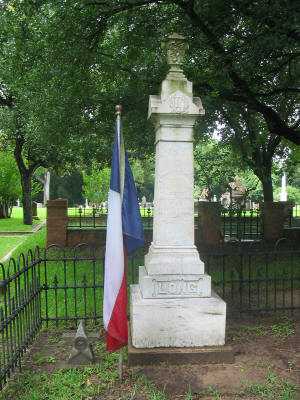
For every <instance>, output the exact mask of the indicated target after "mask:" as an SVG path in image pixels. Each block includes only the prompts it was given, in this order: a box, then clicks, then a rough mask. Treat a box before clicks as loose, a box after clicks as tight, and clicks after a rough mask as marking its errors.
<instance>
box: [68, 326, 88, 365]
mask: <svg viewBox="0 0 300 400" xmlns="http://www.w3.org/2000/svg"><path fill="white" fill-rule="evenodd" d="M93 361H94V353H93V349H92V346H91V344H90V343H89V341H88V338H87V336H86V334H85V332H84V323H83V320H81V321H80V323H79V325H78V328H77V332H76V335H75V339H74V344H73V348H72V350H71V354H70V356H69V360H68V362H69V363H70V364H88V363H91V362H93Z"/></svg>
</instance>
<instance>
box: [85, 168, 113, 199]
mask: <svg viewBox="0 0 300 400" xmlns="http://www.w3.org/2000/svg"><path fill="white" fill-rule="evenodd" d="M109 181H110V168H108V167H104V168H102V169H99V167H98V165H97V164H96V163H94V164H93V166H92V168H91V170H90V171H89V173H86V172H84V173H83V192H84V195H85V197H86V198H87V199H88V200H89V201H90V202H92V203H94V204H98V205H99V204H101V203H102V202H104V201H107V196H108V190H109Z"/></svg>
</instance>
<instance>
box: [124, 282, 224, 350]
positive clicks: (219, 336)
mask: <svg viewBox="0 0 300 400" xmlns="http://www.w3.org/2000/svg"><path fill="white" fill-rule="evenodd" d="M130 297H131V301H130V307H131V309H130V315H131V321H130V330H131V339H132V345H133V346H134V347H135V348H141V349H149V348H156V347H202V346H223V345H224V344H225V325H226V303H225V302H224V301H223V300H222V299H221V298H220V297H219V296H218V295H217V294H216V293H214V292H212V295H211V297H194V298H173V299H170V298H152V299H151V298H150V299H149V298H147V299H146V298H143V297H142V294H141V291H140V288H139V285H131V287H130Z"/></svg>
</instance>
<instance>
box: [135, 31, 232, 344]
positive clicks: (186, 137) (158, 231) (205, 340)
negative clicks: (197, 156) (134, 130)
mask: <svg viewBox="0 0 300 400" xmlns="http://www.w3.org/2000/svg"><path fill="white" fill-rule="evenodd" d="M166 48H167V57H168V63H169V65H170V67H171V68H170V71H169V73H168V75H167V77H166V79H165V80H164V81H163V82H162V86H161V93H160V96H150V100H149V118H150V119H151V121H152V122H153V124H154V126H155V130H156V140H155V146H156V147H155V149H156V154H155V193H154V204H155V212H154V220H153V242H152V244H151V246H150V249H149V253H148V254H147V255H146V257H145V265H144V266H141V267H140V270H139V284H138V285H132V286H131V294H130V315H131V320H130V331H131V340H132V346H133V347H134V348H136V349H144V350H145V349H153V348H160V347H161V348H196V347H199V346H222V345H224V343H225V324H226V304H225V302H224V301H223V300H222V299H221V298H220V297H219V296H218V295H217V294H216V293H214V292H213V291H212V290H211V279H210V276H209V275H207V274H205V272H204V264H203V262H202V261H201V260H200V258H199V254H198V251H197V249H196V247H195V245H194V200H193V185H194V167H193V127H194V124H195V122H196V120H197V118H198V116H199V115H203V114H204V109H203V107H202V103H201V100H200V98H197V97H193V88H192V83H191V82H189V81H188V80H187V78H186V77H185V76H184V74H183V72H182V70H181V68H180V65H181V63H182V60H183V57H184V53H185V48H186V44H185V41H184V38H182V37H181V36H179V35H176V34H175V35H172V36H170V37H169V38H168V40H167V43H166ZM189 351H190V350H189Z"/></svg>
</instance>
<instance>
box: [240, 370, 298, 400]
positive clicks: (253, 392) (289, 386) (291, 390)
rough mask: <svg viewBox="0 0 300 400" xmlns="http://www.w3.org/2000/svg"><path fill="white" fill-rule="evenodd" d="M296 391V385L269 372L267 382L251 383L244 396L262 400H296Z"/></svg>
mask: <svg viewBox="0 0 300 400" xmlns="http://www.w3.org/2000/svg"><path fill="white" fill-rule="evenodd" d="M296 390H297V388H296V385H294V384H293V383H291V382H289V381H287V380H284V379H282V378H280V377H279V376H278V375H276V374H275V373H274V372H272V371H269V372H268V373H267V376H266V379H265V382H263V383H250V384H249V385H248V386H247V388H246V389H245V390H244V392H243V394H244V395H246V396H251V397H252V396H253V397H254V398H255V399H262V400H263V399H264V400H296V396H297V393H296Z"/></svg>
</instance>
